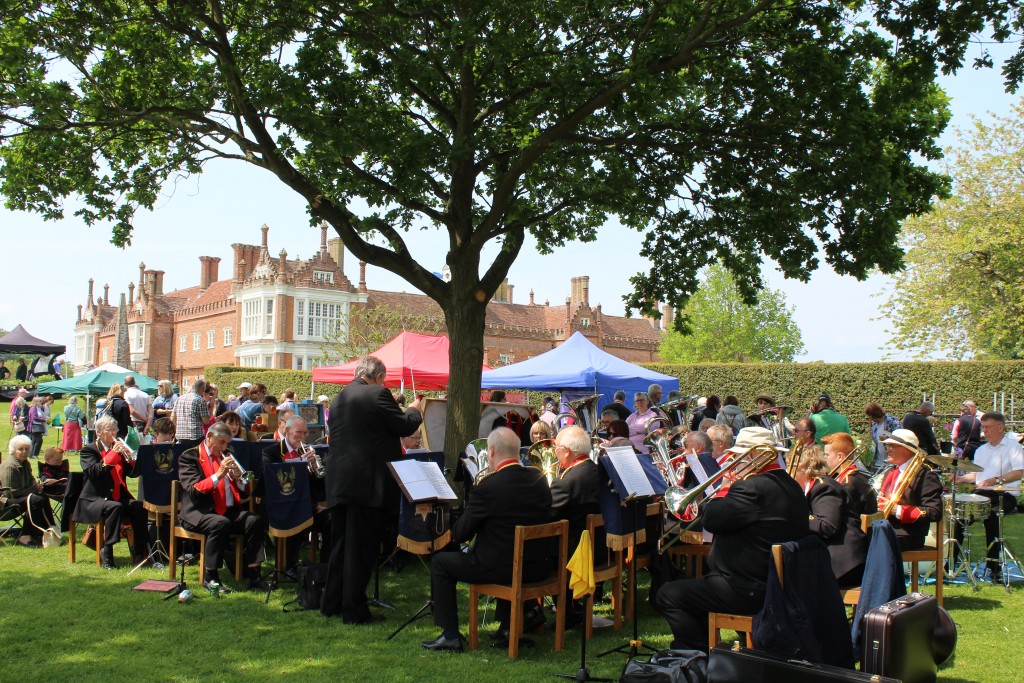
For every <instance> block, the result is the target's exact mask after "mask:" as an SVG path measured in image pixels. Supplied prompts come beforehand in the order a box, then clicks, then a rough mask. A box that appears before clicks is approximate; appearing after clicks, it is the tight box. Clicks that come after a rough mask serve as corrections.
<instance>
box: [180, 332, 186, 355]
mask: <svg viewBox="0 0 1024 683" xmlns="http://www.w3.org/2000/svg"><path fill="white" fill-rule="evenodd" d="M187 339H188V335H184V334H183V335H181V336H180V337H178V352H179V353H185V344H187V343H188V342H187V341H186V340H187Z"/></svg>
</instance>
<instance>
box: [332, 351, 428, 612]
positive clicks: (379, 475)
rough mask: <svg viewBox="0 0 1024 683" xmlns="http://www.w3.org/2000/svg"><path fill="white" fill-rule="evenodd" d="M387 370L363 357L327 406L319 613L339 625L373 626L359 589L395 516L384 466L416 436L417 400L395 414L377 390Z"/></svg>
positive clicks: (393, 490) (383, 391)
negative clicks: (337, 618)
mask: <svg viewBox="0 0 1024 683" xmlns="http://www.w3.org/2000/svg"><path fill="white" fill-rule="evenodd" d="M386 377H387V368H386V367H384V363H382V362H381V361H380V359H378V358H376V357H374V356H364V357H363V358H361V359H359V362H358V363H357V364H356V370H355V379H354V380H352V381H351V382H350V383H349V384H348V386H346V387H345V389H344V390H343V391H342V392H341V393H339V394H338V395H337V396H335V398H334V402H333V403H331V419H330V422H329V423H328V429H329V430H330V440H331V446H330V450H329V451H328V453H327V458H325V460H324V466H325V467H326V468H327V507H328V509H329V510H330V514H331V552H330V560H329V561H328V564H327V583H326V585H325V586H324V597H323V603H322V604H321V606H320V613H321V614H323V615H324V616H325V617H329V616H332V615H335V614H340V615H341V619H342V621H344V622H345V623H346V624H365V623H369V622H371V621H376V620H378V618H379V617H378V616H375V615H373V614H372V613H371V612H370V609H369V605H368V600H367V597H366V588H367V586H368V585H369V583H370V577H371V576H372V575H373V568H374V566H375V565H376V564H377V556H378V553H379V551H380V547H381V543H382V540H383V539H382V536H383V530H384V523H385V521H386V519H387V517H388V514H389V513H390V512H391V511H393V510H397V509H398V504H399V496H400V495H401V492H400V491H399V488H398V484H397V483H396V482H395V480H394V478H393V477H392V476H391V474H390V472H388V467H387V464H388V462H390V461H392V460H399V459H401V457H402V445H401V443H400V441H399V440H400V439H401V437H403V436H408V435H410V434H412V433H413V432H415V431H416V430H417V429H419V427H420V424H421V423H422V421H423V420H422V418H421V416H420V410H419V408H420V399H419V398H417V399H416V400H415V401H413V403H412V405H410V406H409V408H408V410H407V411H405V412H403V411H402V409H401V408H400V407H399V406H398V403H397V402H396V401H395V398H394V396H392V395H391V392H390V391H388V389H387V388H385V387H384V380H385V378H386Z"/></svg>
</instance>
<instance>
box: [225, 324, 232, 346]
mask: <svg viewBox="0 0 1024 683" xmlns="http://www.w3.org/2000/svg"><path fill="white" fill-rule="evenodd" d="M224 346H231V328H230V327H225V328H224Z"/></svg>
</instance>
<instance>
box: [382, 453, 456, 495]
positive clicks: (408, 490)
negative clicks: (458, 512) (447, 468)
mask: <svg viewBox="0 0 1024 683" xmlns="http://www.w3.org/2000/svg"><path fill="white" fill-rule="evenodd" d="M388 468H389V469H390V470H391V473H392V474H393V475H394V477H395V480H396V481H397V482H398V485H399V487H401V489H402V493H403V494H405V497H406V499H407V500H408V501H409V502H410V503H421V502H429V501H432V500H458V499H459V497H458V496H457V495H455V491H453V490H452V487H451V486H450V485H449V484H448V480H447V479H445V478H444V473H443V472H442V471H441V468H440V467H438V466H437V463H436V462H433V461H430V462H421V461H419V460H398V461H396V462H389V463H388Z"/></svg>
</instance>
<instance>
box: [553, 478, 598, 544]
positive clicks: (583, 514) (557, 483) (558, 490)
mask: <svg viewBox="0 0 1024 683" xmlns="http://www.w3.org/2000/svg"><path fill="white" fill-rule="evenodd" d="M600 486H601V474H600V468H599V467H598V466H597V463H595V462H594V461H593V460H591V459H590V458H587V459H585V460H583V461H582V462H580V463H579V464H577V465H573V466H572V467H570V468H569V469H568V470H566V471H565V472H563V473H562V476H561V477H559V478H557V479H555V480H554V481H553V482H551V512H552V515H553V517H554V519H567V520H569V554H570V555H571V554H572V553H573V552H574V551H575V550H576V546H578V545H579V543H580V536H581V535H582V534H583V530H584V529H586V528H587V515H598V514H601V506H600V505H599V504H598V502H597V496H598V491H599V488H600ZM594 541H595V547H600V546H599V545H597V539H594Z"/></svg>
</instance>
